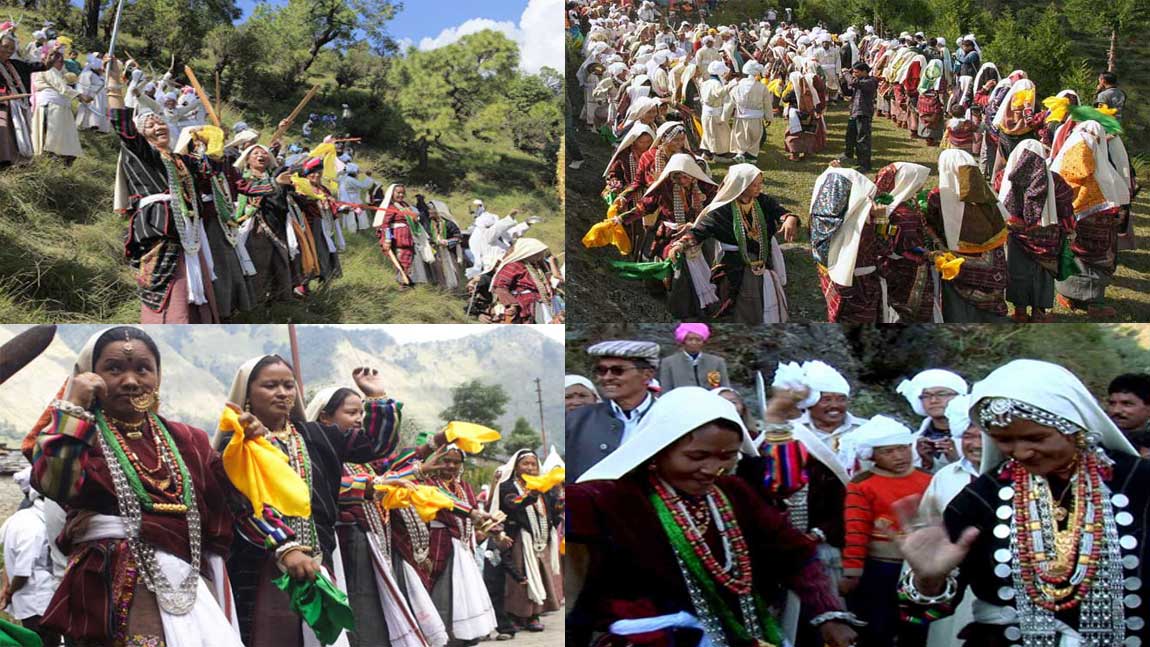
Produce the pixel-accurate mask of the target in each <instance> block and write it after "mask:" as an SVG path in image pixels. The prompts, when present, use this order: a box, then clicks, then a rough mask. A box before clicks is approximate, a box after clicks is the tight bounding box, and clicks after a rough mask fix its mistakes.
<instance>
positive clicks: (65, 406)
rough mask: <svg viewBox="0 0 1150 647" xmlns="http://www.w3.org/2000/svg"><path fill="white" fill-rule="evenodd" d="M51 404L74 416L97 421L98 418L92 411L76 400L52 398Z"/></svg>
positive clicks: (58, 409)
mask: <svg viewBox="0 0 1150 647" xmlns="http://www.w3.org/2000/svg"><path fill="white" fill-rule="evenodd" d="M50 406H51V407H52V408H53V409H56V410H57V411H59V412H60V413H65V414H68V415H69V416H72V417H73V418H79V419H81V420H86V421H88V422H95V421H96V418H95V416H93V415H92V412H91V411H88V410H87V409H85V408H84V407H81V406H80V405H78V404H76V403H75V402H68V401H67V400H52V404H51V405H50Z"/></svg>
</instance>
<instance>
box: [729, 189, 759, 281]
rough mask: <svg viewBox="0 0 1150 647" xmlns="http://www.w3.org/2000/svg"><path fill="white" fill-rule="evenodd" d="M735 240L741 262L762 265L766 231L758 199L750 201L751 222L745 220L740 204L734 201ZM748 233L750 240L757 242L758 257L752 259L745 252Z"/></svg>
mask: <svg viewBox="0 0 1150 647" xmlns="http://www.w3.org/2000/svg"><path fill="white" fill-rule="evenodd" d="M734 215H735V218H734V220H735V241H736V242H737V243H738V244H739V255H740V256H742V257H743V262H744V263H746V264H747V265H752V266H754V265H756V264H758V265H763V264H764V263H766V258H767V245H766V241H764V240H763V236H764V235H765V233H766V231H767V225H766V217H765V216H764V215H763V210H762V208H761V207H759V201H758V199H755V200H752V201H751V214H750V215H751V222H747V216H746V214H744V213H743V208H742V206H740V205H739V203H738V202H737V201H736V202H735V214H734ZM748 231H749V233H750V238H751V240H754V241H756V242H758V243H759V258H758V259H752V258H751V255H750V254H749V253H747V234H748Z"/></svg>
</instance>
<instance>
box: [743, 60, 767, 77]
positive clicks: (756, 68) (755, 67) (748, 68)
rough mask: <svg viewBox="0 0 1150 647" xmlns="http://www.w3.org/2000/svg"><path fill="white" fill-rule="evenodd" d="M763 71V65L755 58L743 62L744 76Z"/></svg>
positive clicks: (756, 74)
mask: <svg viewBox="0 0 1150 647" xmlns="http://www.w3.org/2000/svg"><path fill="white" fill-rule="evenodd" d="M762 73H763V66H762V65H760V64H759V62H758V61H756V60H755V59H753V58H752V59H747V62H746V63H743V75H744V76H758V75H760V74H762Z"/></svg>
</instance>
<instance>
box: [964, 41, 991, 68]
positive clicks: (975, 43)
mask: <svg viewBox="0 0 1150 647" xmlns="http://www.w3.org/2000/svg"><path fill="white" fill-rule="evenodd" d="M962 39H963V40H969V41H970V42H971V44H972V45H974V51H976V52H978V56H979V57H981V56H982V48H981V47H979V46H978V40H977V39H976V38H975V37H974V34H967V35H965V36H963V37H962ZM995 69H997V68H995Z"/></svg>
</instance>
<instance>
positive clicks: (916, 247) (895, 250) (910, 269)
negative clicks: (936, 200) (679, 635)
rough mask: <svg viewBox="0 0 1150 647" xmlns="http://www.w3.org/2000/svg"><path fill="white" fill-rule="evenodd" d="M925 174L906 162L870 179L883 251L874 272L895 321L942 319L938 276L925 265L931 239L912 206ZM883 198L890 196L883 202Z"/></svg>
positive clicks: (917, 208)
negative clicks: (882, 288)
mask: <svg viewBox="0 0 1150 647" xmlns="http://www.w3.org/2000/svg"><path fill="white" fill-rule="evenodd" d="M929 176H930V169H929V168H927V167H925V166H922V165H920V164H911V163H910V162H895V163H893V164H889V165H887V166H884V167H883V168H881V169H879V172H878V173H877V174H876V175H875V180H874V183H875V190H876V191H877V193H878V195H877V196H876V201H878V203H879V204H881V205H882V210H883V211H884V212H885V220H886V225H885V226H883V225H882V224H881V221H882V220H883V219H884V218H883V216H881V215H880V216H876V218H875V219H876V220H878V221H880V224H879V226H878V228H879V235H880V236H882V237H883V238H885V239H886V247H887V252H888V253H887V255H886V256H885V257H884V258H883V259H881V261H880V267H879V272H880V273H881V274H882V279H883V281H885V282H886V294H887V306H889V307H890V308H891V309H893V310H894V312H895V313H896V314H897V315H898V321H899V322H905V323H931V322H934V323H938V322H941V321H942V302H941V301H940V296H939V286H938V274H937V271H936V270H935V269H934V264H933V263H931V262H930V261H931V256H930V254H929V252H930V251H931V245H932V243H931V239H930V238H931V237H930V235H929V234H928V233H927V226H926V216H925V214H923V210H922V208H921V207H920V206H919V203H918V195H919V190H920V189H921V188H922V185H923V184H925V183H926V179H927V177H929ZM885 195H889V196H890V201H889V203H888V202H886V200H885V199H884V198H883V196H885ZM875 208H876V209H878V207H875Z"/></svg>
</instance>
